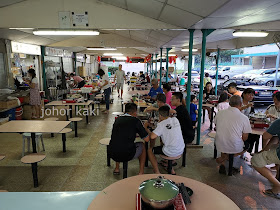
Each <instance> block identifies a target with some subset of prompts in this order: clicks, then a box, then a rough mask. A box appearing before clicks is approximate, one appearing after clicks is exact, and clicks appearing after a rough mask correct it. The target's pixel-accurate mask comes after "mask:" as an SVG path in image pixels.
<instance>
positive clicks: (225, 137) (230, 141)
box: [215, 95, 252, 174]
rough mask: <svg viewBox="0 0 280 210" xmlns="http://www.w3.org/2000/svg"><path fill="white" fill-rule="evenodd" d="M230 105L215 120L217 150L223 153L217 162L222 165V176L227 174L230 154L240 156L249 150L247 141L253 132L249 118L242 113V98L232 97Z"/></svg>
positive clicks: (220, 171)
mask: <svg viewBox="0 0 280 210" xmlns="http://www.w3.org/2000/svg"><path fill="white" fill-rule="evenodd" d="M229 105H230V107H229V108H228V109H225V110H221V111H219V112H218V113H217V115H216V118H215V124H216V137H215V144H216V148H217V150H218V151H220V152H221V157H219V158H217V159H216V161H217V163H219V164H220V169H219V173H221V174H226V168H225V161H226V160H227V159H228V155H229V154H234V155H235V156H238V155H241V154H243V153H244V152H245V151H246V150H247V147H248V145H247V143H246V140H247V139H248V135H249V133H251V132H252V129H251V125H250V121H249V119H248V117H246V116H245V115H244V114H242V113H241V112H240V109H241V107H242V98H241V97H240V96H237V95H236V96H232V97H231V98H230V100H229ZM234 172H236V169H235V170H234Z"/></svg>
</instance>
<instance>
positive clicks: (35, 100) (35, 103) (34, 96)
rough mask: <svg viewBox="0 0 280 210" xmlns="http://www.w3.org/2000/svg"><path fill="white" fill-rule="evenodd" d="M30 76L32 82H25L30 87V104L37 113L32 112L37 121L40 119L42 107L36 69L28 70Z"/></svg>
mask: <svg viewBox="0 0 280 210" xmlns="http://www.w3.org/2000/svg"><path fill="white" fill-rule="evenodd" d="M28 76H29V77H30V78H31V80H30V81H27V80H26V81H25V82H26V84H27V85H28V86H29V87H30V101H29V104H30V105H31V106H32V108H33V110H34V109H35V113H34V112H32V118H33V119H36V118H39V117H40V106H41V97H40V91H39V80H38V78H37V77H36V73H35V70H34V69H29V70H28Z"/></svg>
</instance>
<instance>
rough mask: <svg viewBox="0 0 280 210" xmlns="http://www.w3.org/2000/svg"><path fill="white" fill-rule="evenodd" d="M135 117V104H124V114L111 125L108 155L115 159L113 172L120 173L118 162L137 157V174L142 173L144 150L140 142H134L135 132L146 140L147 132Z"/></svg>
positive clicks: (147, 139)
mask: <svg viewBox="0 0 280 210" xmlns="http://www.w3.org/2000/svg"><path fill="white" fill-rule="evenodd" d="M136 117H137V106H136V104H134V103H128V104H126V105H125V114H124V115H122V116H120V117H118V118H117V119H116V121H115V123H114V125H113V130H112V135H111V141H110V144H109V150H108V152H109V155H110V157H111V158H112V159H113V160H114V161H116V168H115V170H114V174H119V173H120V169H119V166H120V163H119V162H124V161H130V160H132V159H135V158H138V159H139V164H140V169H139V174H143V173H144V166H145V160H146V150H145V147H144V144H143V143H141V142H138V143H134V141H135V138H136V134H137V133H138V134H139V136H140V137H141V138H142V139H144V141H146V142H148V141H149V140H150V138H149V135H148V133H147V132H146V130H145V128H144V127H143V125H142V123H141V121H140V120H139V119H138V118H136Z"/></svg>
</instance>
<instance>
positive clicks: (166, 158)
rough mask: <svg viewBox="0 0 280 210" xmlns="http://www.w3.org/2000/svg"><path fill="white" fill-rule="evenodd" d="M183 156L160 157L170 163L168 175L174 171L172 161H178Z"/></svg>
mask: <svg viewBox="0 0 280 210" xmlns="http://www.w3.org/2000/svg"><path fill="white" fill-rule="evenodd" d="M181 156H182V155H179V156H177V157H168V156H165V155H160V157H161V158H162V159H164V160H167V161H168V165H167V172H168V174H171V171H172V161H173V160H178V159H180V158H181Z"/></svg>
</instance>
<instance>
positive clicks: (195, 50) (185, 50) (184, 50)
mask: <svg viewBox="0 0 280 210" xmlns="http://www.w3.org/2000/svg"><path fill="white" fill-rule="evenodd" d="M181 51H182V52H189V49H182V50H181ZM192 51H193V52H197V51H198V49H193V50H192Z"/></svg>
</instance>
